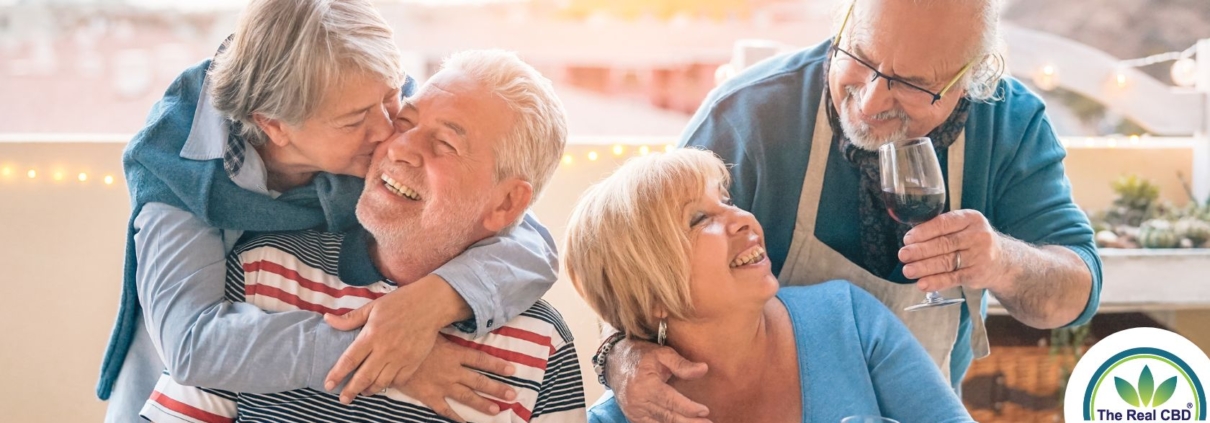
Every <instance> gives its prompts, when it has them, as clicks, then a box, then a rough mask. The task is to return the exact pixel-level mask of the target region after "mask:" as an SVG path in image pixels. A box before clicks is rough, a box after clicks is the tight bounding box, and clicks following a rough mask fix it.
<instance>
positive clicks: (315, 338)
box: [134, 204, 357, 392]
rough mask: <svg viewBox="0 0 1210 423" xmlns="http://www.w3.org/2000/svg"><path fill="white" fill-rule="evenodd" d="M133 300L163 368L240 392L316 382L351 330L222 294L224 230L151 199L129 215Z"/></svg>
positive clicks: (188, 380) (185, 379) (192, 381)
mask: <svg viewBox="0 0 1210 423" xmlns="http://www.w3.org/2000/svg"><path fill="white" fill-rule="evenodd" d="M135 227H136V229H137V230H138V232H137V233H136V234H135V240H134V241H135V249H136V254H137V258H138V263H139V268H138V269H137V272H136V277H135V278H136V283H137V286H138V294H139V302H140V304H141V305H142V311H143V313H144V316H145V321H146V324H147V330H148V333H149V334H150V335H151V338H152V341H153V343H154V344H155V346H156V347H157V349H159V352H160V354H161V357H163V358H164V365H165V367H166V368H167V370H168V372H169V373H170V374H171V375H172V377H173V378H174V379H176V380H177V381H178V382H180V383H182V384H186V385H194V386H207V387H211V388H216V389H225V390H232V391H243V392H278V391H286V390H291V389H299V388H304V387H312V388H322V386H323V376H324V374H325V372H327V370H328V369H329V368H330V367H331V366H332V365H333V364H334V363H335V362H336V359H337V357H339V356H340V354H341V353H342V352H343V351H344V349H345V348H347V347H348V345H350V344H352V342H353V339H354V338H355V337H356V335H357V332H340V331H336V330H334V329H332V328H331V327H329V326H327V325H326V324H325V323H324V322H323V319H322V317H321V316H319V315H318V314H315V313H310V312H301V311H300V312H286V313H276V314H269V313H266V312H264V311H262V310H260V309H259V308H257V307H255V306H253V305H251V304H244V303H231V302H228V301H226V300H225V294H224V287H225V286H226V283H227V281H226V278H227V271H226V266H225V264H226V260H225V256H226V252H225V247H224V241H223V235H222V233H221V231H219V230H218V229H215V228H211V227H207V226H206V225H205V224H204V223H202V222H201V221H200V220H199V219H197V218H196V217H194V216H193V215H192V214H189V213H188V212H185V211H183V210H179V209H175V208H172V207H169V206H166V205H163V204H149V205H147V206H146V207H145V208H144V209H143V210H142V211H141V212H140V214H139V216H138V217H137V218H136V220H135Z"/></svg>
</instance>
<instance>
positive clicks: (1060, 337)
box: [1050, 324, 1092, 404]
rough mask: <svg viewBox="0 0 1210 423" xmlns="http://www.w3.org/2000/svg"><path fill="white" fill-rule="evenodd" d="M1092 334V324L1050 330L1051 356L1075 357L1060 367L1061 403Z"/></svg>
mask: <svg viewBox="0 0 1210 423" xmlns="http://www.w3.org/2000/svg"><path fill="white" fill-rule="evenodd" d="M1090 336H1092V328H1091V325H1090V324H1083V325H1080V326H1073V327H1065V328H1057V329H1051V330H1050V355H1051V357H1052V358H1057V357H1058V356H1064V355H1066V356H1070V357H1072V358H1073V360H1071V364H1070V365H1069V364H1067V363H1063V364H1061V365H1060V368H1059V393H1058V395H1059V404H1063V395H1064V394H1065V393H1066V392H1067V381H1068V379H1070V378H1071V372H1072V370H1074V369H1075V363H1077V362H1079V361H1080V357H1083V356H1084V345H1086V344H1087V342H1088V338H1089V337H1090Z"/></svg>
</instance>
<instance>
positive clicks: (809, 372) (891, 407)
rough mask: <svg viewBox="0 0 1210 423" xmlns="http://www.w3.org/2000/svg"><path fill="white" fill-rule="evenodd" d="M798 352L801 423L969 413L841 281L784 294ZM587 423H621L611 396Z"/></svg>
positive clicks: (886, 320) (915, 346)
mask: <svg viewBox="0 0 1210 423" xmlns="http://www.w3.org/2000/svg"><path fill="white" fill-rule="evenodd" d="M777 298H778V299H780V300H781V302H782V303H783V304H785V305H786V310H787V311H788V312H789V313H790V321H791V323H792V324H793V325H794V343H795V345H797V347H798V371H799V379H800V383H801V387H802V421H803V422H822V423H835V422H839V421H840V419H843V418H845V417H848V416H852V415H875V416H884V417H889V418H892V419H895V420H898V421H900V422H903V423H914V422H930V423H949V422H970V421H973V420H971V417H970V414H968V413H967V412H966V410H965V409H964V408H963V407H962V402H961V401H959V399H958V396H957V395H956V394H955V393H954V391H953V389H951V388H950V385H949V382H948V381H947V380H945V377H944V376H942V375H941V371H940V370H938V369H937V366H935V365H934V364H933V362H932V360H930V359H929V357H928V354H926V353H925V352H924V348H922V347H921V346H920V344H919V343H917V342H916V339H915V338H913V337H912V334H911V333H910V332H908V330H907V328H906V327H904V326H903V323H901V322H900V321H899V319H897V318H895V315H893V314H891V312H890V310H887V309H886V307H885V306H883V305H882V303H880V302H878V300H877V299H875V298H874V297H873V296H870V294H868V293H866V292H865V291H864V290H862V289H860V288H857V287H855V286H853V285H852V284H849V283H848V282H844V281H832V282H827V283H823V284H819V285H814V286H809V287H791V288H782V289H781V290H780V291H779V292H778V293H777ZM588 421H589V422H590V423H623V422H627V421H628V420H626V417H625V416H623V415H622V410H621V408H619V407H618V404H617V401H616V400H615V399H614V397H613V394H612V393H606V394H605V396H604V397H602V398H601V399H600V400H599V401H598V402H597V403H596V404H595V405H593V407H592V408H591V409H589V410H588Z"/></svg>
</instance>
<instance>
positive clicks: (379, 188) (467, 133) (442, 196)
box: [143, 51, 586, 422]
mask: <svg viewBox="0 0 1210 423" xmlns="http://www.w3.org/2000/svg"><path fill="white" fill-rule="evenodd" d="M400 117H401V119H402V121H403V125H404V126H405V127H407V128H408V129H407V130H406V132H402V133H400V134H398V135H396V136H395V137H393V138H392V139H390V140H388V141H386V142H385V143H384V144H383V145H382V146H381V147H380V148H378V149H377V151H375V154H374V158H373V161H372V162H371V165H370V171H369V174H368V175H367V178H366V185H365V190H364V191H363V192H362V194H361V198H360V200H359V201H358V204H357V218H358V220H359V221H360V222H361V223H362V225H363V226H364V228H365V229H364V230H354V231H352V232H349V233H325V232H319V231H313V230H309V231H302V232H289V233H278V234H267V235H259V236H256V237H252V238H251V239H247V240H245V241H243V242H241V244H240V245H239V246H237V247H236V249H235V251H234V252H233V253H232V254H231V255H230V256H228V260H227V268H228V269H230V270H229V271H228V274H227V287H228V289H227V292H228V294H227V297H228V300H230V301H234V302H246V303H248V304H251V305H254V306H256V307H259V308H262V309H264V310H266V311H269V312H286V311H298V310H305V311H306V312H310V313H341V311H340V310H350V309H356V308H358V307H361V306H362V305H364V304H366V303H368V302H370V301H372V300H373V299H374V298H377V297H380V296H383V295H387V294H388V293H389V292H391V291H394V290H395V289H396V287H397V284H396V281H411V280H415V279H418V278H420V277H422V276H424V275H426V274H428V273H429V272H432V271H433V270H434V269H436V268H438V267H439V266H441V265H442V263H445V262H446V261H449V260H450V259H451V258H453V257H455V256H457V255H458V254H459V253H461V252H462V251H463V250H465V249H466V248H468V247H469V246H471V245H472V244H474V243H475V242H478V241H481V240H484V239H487V238H490V237H492V236H495V235H497V234H498V233H500V232H502V231H507V230H508V229H509V228H512V227H513V226H515V225H516V224H517V223H518V222H519V221H520V220H521V219H522V217H523V216H524V214H525V212H526V210H527V209H528V208H529V207H530V205H531V204H532V203H533V202H534V201H535V200H536V199H537V198H538V196H539V194H540V193H541V191H542V188H543V187H544V186H545V185H546V183H547V182H548V181H549V179H550V177H551V175H552V174H553V173H554V171H555V168H556V167H557V166H558V163H559V159H560V158H561V157H562V155H563V147H564V145H565V143H566V139H567V128H566V119H565V117H564V112H563V107H562V105H561V103H560V102H559V101H558V98H557V97H556V96H555V94H554V90H553V89H552V87H551V85H550V83H549V81H547V80H546V79H545V78H543V77H542V76H541V75H540V74H539V73H538V72H537V71H536V70H534V69H533V68H532V67H530V66H529V65H527V64H525V63H524V62H522V61H521V60H520V59H518V58H517V57H516V55H513V54H511V53H505V52H501V51H470V52H463V53H459V54H456V55H454V56H452V57H451V58H450V59H448V60H447V61H446V63H445V64H444V65H443V69H442V70H441V71H440V72H438V73H437V74H435V75H434V76H433V77H432V78H431V79H430V80H429V81H428V82H427V83H426V84H425V85H424V86H423V87H421V89H420V91H419V93H418V94H417V95H416V96H415V97H412V98H410V99H409V100H408V102H407V104H406V105H405V106H404V108H403V111H402V113H401V114H400ZM434 300H435V299H434ZM451 345H460V346H463V347H471V348H475V349H478V350H482V351H485V352H488V353H489V354H491V355H493V356H495V357H497V358H500V359H503V360H505V361H507V362H508V363H509V366H510V367H513V371H512V373H511V376H510V377H506V378H504V377H501V378H498V380H500V381H502V382H503V383H505V384H507V385H508V386H510V387H511V388H512V389H513V390H514V391H515V393H514V394H513V395H507V396H501V397H496V396H488V397H486V398H481V397H479V396H477V395H474V394H473V393H472V392H471V389H470V388H463V392H462V393H461V394H455V395H453V396H452V397H451V399H453V400H454V402H453V403H452V404H450V406H451V407H452V409H453V411H454V413H446V412H442V413H441V414H445V415H448V416H450V417H453V418H457V419H459V421H468V419H469V421H475V422H489V421H490V422H575V421H584V420H585V419H586V414H585V411H584V392H583V384H582V382H581V379H580V370H579V361H578V359H577V358H576V351H575V348H574V346H573V344H572V338H571V334H570V332H569V331H568V329H567V327H566V325H565V324H564V322H563V321H562V318H561V317H560V316H559V313H558V312H557V311H555V309H554V308H552V307H551V306H550V305H549V304H547V303H545V302H543V301H539V302H538V303H537V304H535V305H534V306H532V307H530V308H529V309H528V310H526V311H525V312H523V313H521V315H520V316H518V317H516V318H513V319H511V320H509V321H508V322H506V323H503V324H502V325H500V326H499V327H497V328H496V329H494V330H493V331H491V333H489V334H487V335H483V336H474V335H471V334H466V333H462V332H461V331H459V330H457V329H454V328H452V327H451V328H446V329H444V330H442V338H441V339H440V340H439V341H438V343H437V346H436V347H435V348H434V351H433V357H434V358H436V359H441V358H442V357H443V356H445V355H447V354H446V352H447V349H448V348H450V346H451ZM446 360H454V358H453V357H448V358H446ZM427 364H429V362H427V361H426V366H422V367H421V368H420V369H418V370H417V374H418V375H421V376H425V375H424V373H426V372H444V370H445V366H434V367H428V366H427ZM446 373H447V374H440V373H439V374H435V375H432V376H433V377H434V378H440V377H443V376H445V377H450V378H454V377H456V376H457V375H456V374H448V372H446ZM480 377H483V378H487V377H489V376H486V375H482V376H480ZM420 379H428V377H421V378H420ZM412 388H413V387H412V386H403V387H401V388H400V389H396V388H387V389H383V390H381V391H379V392H377V394H372V395H367V396H364V397H360V398H357V399H355V400H353V401H352V402H351V403H350V404H343V403H342V402H341V400H340V398H339V397H338V396H337V395H335V394H332V393H327V392H324V391H320V390H315V389H299V390H293V391H288V392H278V393H237V392H230V391H223V390H212V389H207V388H194V387H187V386H183V385H180V384H178V383H176V382H175V381H173V380H172V379H171V378H170V377H169V376H167V375H165V376H164V377H163V378H161V381H160V383H159V385H157V387H156V391H155V393H154V394H153V395H152V397H151V399H150V400H149V401H148V402H147V405H146V407H144V409H143V416H144V417H146V418H148V419H149V420H151V421H155V422H211V421H232V420H234V419H236V418H237V417H238V419H239V420H241V421H273V422H295V421H297V422H316V421H332V422H351V421H398V422H429V421H435V420H438V419H439V417H438V414H437V413H436V412H435V410H433V409H431V408H429V407H427V406H425V404H426V403H428V402H429V401H422V399H421V398H417V397H416V396H415V395H416V394H417V391H416V390H414V389H412ZM463 401H467V402H484V403H486V404H482V405H479V404H463ZM444 402H445V401H444V399H439V401H438V403H444ZM483 408H492V409H493V411H497V410H498V411H500V412H499V413H498V414H495V415H489V414H484V413H480V412H478V411H477V410H476V409H483Z"/></svg>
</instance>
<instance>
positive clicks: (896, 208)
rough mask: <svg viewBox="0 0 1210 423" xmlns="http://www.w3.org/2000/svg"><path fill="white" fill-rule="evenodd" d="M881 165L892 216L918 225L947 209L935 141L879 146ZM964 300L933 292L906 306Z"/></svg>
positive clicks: (924, 139)
mask: <svg viewBox="0 0 1210 423" xmlns="http://www.w3.org/2000/svg"><path fill="white" fill-rule="evenodd" d="M878 164H879V166H880V168H881V173H880V174H881V179H882V200H883V202H884V203H886V208H887V212H889V213H890V214H891V217H892V218H894V219H895V220H897V221H899V223H903V224H905V225H911V226H916V225H919V224H921V223H924V222H927V221H929V220H932V219H933V218H934V217H937V215H939V214H941V212H942V211H943V210H945V178H943V177H942V176H941V164H940V163H938V162H937V153H936V152H934V151H933V140H931V139H929V138H928V137H920V138H912V139H907V140H902V141H896V142H891V143H886V144H883V145H882V146H881V147H879V148H878ZM963 301H965V300H962V299H958V298H954V299H946V298H943V297H942V296H941V293H940V292H937V291H932V292H929V293H928V294H927V295H925V296H924V301H923V302H921V303H920V304H917V305H914V306H911V307H908V308H905V309H904V310H906V311H916V310H921V309H925V308H929V307H942V306H948V305H954V304H958V303H961V302H963Z"/></svg>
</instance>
